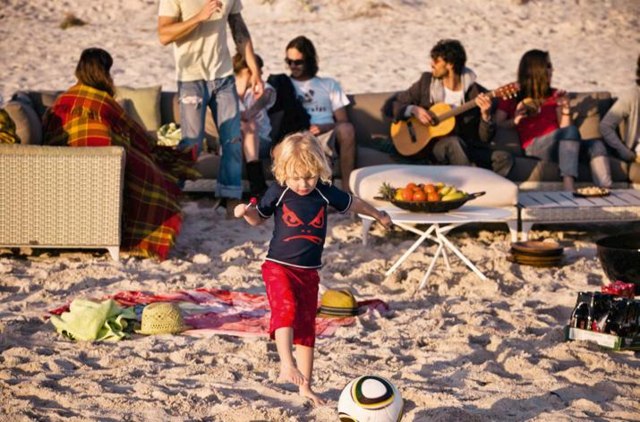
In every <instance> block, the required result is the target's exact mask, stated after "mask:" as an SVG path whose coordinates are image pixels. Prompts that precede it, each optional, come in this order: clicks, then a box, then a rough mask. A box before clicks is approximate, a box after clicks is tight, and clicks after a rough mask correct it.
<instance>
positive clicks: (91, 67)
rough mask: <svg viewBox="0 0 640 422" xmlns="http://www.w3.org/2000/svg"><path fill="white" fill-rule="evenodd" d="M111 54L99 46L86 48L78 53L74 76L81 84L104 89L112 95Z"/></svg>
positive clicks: (113, 88)
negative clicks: (78, 57)
mask: <svg viewBox="0 0 640 422" xmlns="http://www.w3.org/2000/svg"><path fill="white" fill-rule="evenodd" d="M112 65H113V58H112V57H111V54H109V53H108V52H107V51H105V50H103V49H101V48H87V49H85V50H84V51H83V52H82V54H80V60H78V65H77V66H76V78H78V82H80V83H81V84H83V85H88V86H90V87H93V88H95V89H98V90H100V91H105V92H106V93H107V94H109V95H111V96H112V97H113V95H114V93H115V87H114V84H113V79H112V78H111V73H110V71H111V66H112Z"/></svg>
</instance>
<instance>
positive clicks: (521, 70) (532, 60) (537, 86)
mask: <svg viewBox="0 0 640 422" xmlns="http://www.w3.org/2000/svg"><path fill="white" fill-rule="evenodd" d="M550 68H551V58H550V57H549V52H547V51H542V50H529V51H527V52H526V53H524V55H523V56H522V58H521V59H520V65H519V66H518V83H519V84H520V94H519V95H518V98H519V99H523V98H527V97H529V98H533V99H534V100H542V99H545V98H547V97H549V96H550V95H551V78H550V77H549V71H548V70H549V69H550Z"/></svg>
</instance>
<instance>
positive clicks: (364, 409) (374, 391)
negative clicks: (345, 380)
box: [338, 375, 404, 422]
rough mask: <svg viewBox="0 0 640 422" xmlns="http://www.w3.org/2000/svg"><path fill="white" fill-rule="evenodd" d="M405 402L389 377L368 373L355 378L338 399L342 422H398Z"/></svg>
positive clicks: (339, 414)
mask: <svg viewBox="0 0 640 422" xmlns="http://www.w3.org/2000/svg"><path fill="white" fill-rule="evenodd" d="M403 407H404V402H403V401H402V396H401V395H400V391H398V389H397V388H396V387H395V386H394V385H393V384H391V382H389V381H388V380H387V379H385V378H382V377H378V376H375V375H364V376H361V377H358V378H356V379H354V380H353V381H351V382H350V383H349V384H347V386H346V387H345V388H344V390H342V393H341V394H340V399H339V400H338V416H339V417H340V421H341V422H398V421H399V420H400V419H401V418H402V410H403Z"/></svg>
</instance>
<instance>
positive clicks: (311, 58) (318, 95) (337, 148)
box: [269, 36, 356, 190]
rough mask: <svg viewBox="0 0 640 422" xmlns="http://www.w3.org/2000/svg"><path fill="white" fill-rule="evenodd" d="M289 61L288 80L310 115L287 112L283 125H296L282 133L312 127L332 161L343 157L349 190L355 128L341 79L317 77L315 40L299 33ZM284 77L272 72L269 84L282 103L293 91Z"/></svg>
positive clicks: (291, 43) (291, 106) (344, 183)
mask: <svg viewBox="0 0 640 422" xmlns="http://www.w3.org/2000/svg"><path fill="white" fill-rule="evenodd" d="M285 62H286V63H287V65H288V66H289V69H290V70H291V74H290V75H289V77H288V78H286V79H289V80H290V81H291V83H292V84H293V91H294V92H295V95H296V97H297V100H298V102H299V103H301V104H302V106H303V107H304V109H305V110H306V112H307V115H308V117H309V121H308V122H309V123H308V124H307V120H306V116H299V118H296V119H291V115H289V116H286V115H285V116H284V117H283V119H282V123H281V125H280V126H282V125H283V124H284V123H285V122H289V123H290V124H291V125H293V126H291V125H290V127H288V128H282V127H281V128H280V130H279V134H280V135H287V134H288V133H289V132H292V131H298V130H302V129H308V130H309V131H310V132H311V133H312V134H314V135H315V136H316V137H317V138H318V140H319V141H320V143H321V144H322V145H323V147H324V150H325V153H326V155H327V157H328V158H329V159H330V161H331V160H333V159H334V158H335V157H336V156H338V157H339V159H340V174H341V177H342V188H343V189H344V190H348V189H349V188H348V184H349V175H350V174H351V172H352V171H353V168H354V166H355V158H356V143H355V130H354V128H353V125H352V124H351V123H350V122H349V118H348V116H347V109H346V107H347V106H348V105H349V99H348V98H347V96H346V95H345V93H344V91H343V90H342V88H341V87H340V84H339V83H338V81H336V80H335V79H333V78H327V77H320V76H317V73H318V56H317V54H316V49H315V47H314V45H313V43H312V42H311V40H309V39H308V38H306V37H304V36H299V37H296V38H294V39H293V40H291V41H289V44H287V48H286V58H285ZM283 76H284V75H272V76H271V77H270V78H269V83H271V84H272V85H273V86H274V87H275V88H276V90H277V91H278V101H279V102H285V101H287V99H283V98H282V97H283V96H284V95H287V94H286V92H287V91H288V90H289V87H287V85H286V82H288V81H282V79H283ZM283 93H285V94H284V95H283ZM295 106H296V104H289V107H287V108H285V110H284V111H285V113H289V114H292V113H295V112H296V107H295ZM279 108H280V106H279V103H278V102H276V105H275V106H274V110H278V109H279ZM299 114H300V113H299V112H298V115H299ZM292 129H293V130H292ZM280 135H278V134H276V136H275V137H274V139H273V141H274V143H277V142H278V141H279V140H280Z"/></svg>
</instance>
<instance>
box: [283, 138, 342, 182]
mask: <svg viewBox="0 0 640 422" xmlns="http://www.w3.org/2000/svg"><path fill="white" fill-rule="evenodd" d="M271 170H272V171H273V174H274V176H275V178H276V180H277V181H278V183H280V184H281V185H282V186H284V185H285V181H286V180H287V179H288V178H291V177H315V176H317V177H318V178H320V180H321V181H322V182H324V183H331V167H330V166H329V162H328V161H327V158H326V157H325V155H324V151H322V147H321V146H320V143H319V142H318V140H317V139H316V137H315V136H313V135H312V134H311V132H298V133H294V134H291V135H289V136H287V137H286V138H284V139H283V140H282V142H280V143H279V144H278V145H276V147H275V148H274V149H273V166H272V167H271Z"/></svg>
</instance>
